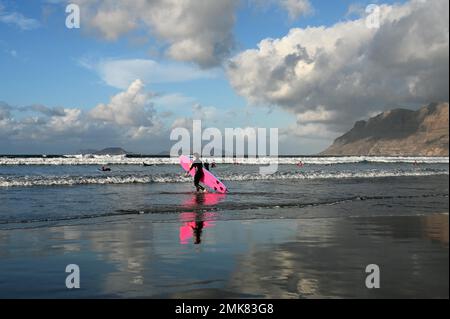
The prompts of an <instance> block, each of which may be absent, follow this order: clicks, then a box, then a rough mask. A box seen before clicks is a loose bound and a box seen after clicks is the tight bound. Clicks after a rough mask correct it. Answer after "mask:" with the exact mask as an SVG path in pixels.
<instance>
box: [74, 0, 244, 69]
mask: <svg viewBox="0 0 450 319" xmlns="http://www.w3.org/2000/svg"><path fill="white" fill-rule="evenodd" d="M70 2H73V3H77V4H79V5H80V6H81V14H82V20H83V21H85V22H86V26H87V27H88V28H90V29H91V30H94V31H96V32H97V33H98V34H99V35H100V36H101V37H103V38H105V39H107V40H115V39H117V38H119V37H120V36H122V35H124V34H127V33H129V32H131V31H134V30H138V29H139V30H142V29H144V30H146V31H147V32H148V33H149V34H150V35H152V36H154V37H155V38H157V39H158V40H160V41H162V43H164V44H165V45H166V46H167V50H166V54H167V55H168V56H169V57H171V58H173V59H175V60H178V61H184V62H186V61H187V62H194V63H196V64H198V65H200V66H201V67H204V68H206V67H211V66H216V65H219V64H220V63H221V62H222V60H223V59H224V58H225V57H227V56H228V55H229V54H230V52H231V50H232V49H233V47H234V44H235V43H234V42H235V41H234V37H233V27H234V22H235V9H236V8H237V5H238V3H239V0H214V1H211V0H135V1H122V0H102V1H100V0H70Z"/></svg>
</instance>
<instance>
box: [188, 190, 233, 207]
mask: <svg viewBox="0 0 450 319" xmlns="http://www.w3.org/2000/svg"><path fill="white" fill-rule="evenodd" d="M226 197H227V195H226V194H218V193H195V194H193V195H192V196H191V197H189V198H188V199H187V200H186V201H185V202H184V203H183V206H184V207H185V208H194V209H195V208H200V207H201V206H214V205H217V204H219V203H220V202H221V201H223V200H224V199H225V198H226Z"/></svg>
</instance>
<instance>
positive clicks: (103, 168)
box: [100, 166, 111, 172]
mask: <svg viewBox="0 0 450 319" xmlns="http://www.w3.org/2000/svg"><path fill="white" fill-rule="evenodd" d="M100 170H101V171H102V172H111V169H110V168H109V167H106V166H102V168H100Z"/></svg>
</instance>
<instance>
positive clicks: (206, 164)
mask: <svg viewBox="0 0 450 319" xmlns="http://www.w3.org/2000/svg"><path fill="white" fill-rule="evenodd" d="M203 165H204V166H205V169H206V170H207V171H209V163H205V164H203Z"/></svg>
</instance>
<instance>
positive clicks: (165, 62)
mask: <svg viewBox="0 0 450 319" xmlns="http://www.w3.org/2000/svg"><path fill="white" fill-rule="evenodd" d="M111 1H113V0H111ZM221 1H222V0H221ZM278 1H281V2H280V3H283V2H282V1H283V0H247V1H244V0H242V1H240V2H239V3H238V4H237V6H236V7H235V8H234V9H233V10H232V12H231V13H230V14H232V19H231V18H230V19H231V20H230V21H233V25H232V27H231V30H230V33H231V34H232V36H233V46H232V47H231V46H230V47H231V48H230V50H229V52H227V54H226V55H225V56H223V57H221V60H220V63H216V64H215V65H209V64H208V65H207V66H205V65H204V64H202V63H203V62H202V61H200V60H198V59H197V58H196V57H195V58H192V59H191V60H189V59H187V60H184V58H181V59H180V58H179V57H173V56H171V55H170V54H168V52H169V50H170V46H171V45H174V43H175V44H176V42H177V41H178V42H180V41H181V40H180V39H179V35H173V34H171V33H170V30H164V31H161V32H160V33H159V34H157V32H154V31H153V30H152V27H148V26H143V27H142V26H140V24H142V21H139V20H137V21H136V22H137V24H138V25H139V26H136V27H134V28H133V29H132V30H131V31H129V32H125V33H121V34H119V35H118V36H117V38H114V39H113V40H111V39H107V38H105V37H104V36H102V35H99V32H96V30H95V27H93V25H94V22H95V21H94V20H92V21H94V22H92V21H90V20H88V19H91V18H92V15H91V16H89V17H86V19H84V16H83V12H86V11H87V10H94V9H93V8H86V9H85V8H84V7H83V6H81V10H82V21H81V29H67V28H66V27H65V19H66V13H65V6H66V4H67V2H66V1H63V0H61V1H55V0H53V1H51V0H47V1H44V0H41V1H9V0H0V101H3V103H4V104H7V105H8V106H10V107H13V108H17V107H25V106H30V105H35V104H40V105H45V106H46V107H48V108H55V107H62V108H76V109H80V110H82V111H83V112H89V111H90V110H92V109H93V108H95V107H96V106H97V105H99V104H102V103H103V104H107V103H109V101H110V100H111V98H112V97H113V96H115V95H117V94H119V93H120V92H123V91H126V89H127V87H128V85H126V86H125V85H115V84H111V81H113V80H111V78H110V76H109V75H103V76H102V74H101V72H102V71H100V65H102V63H104V62H105V61H106V62H111V61H130V60H139V61H141V62H142V61H144V60H152V61H154V62H156V63H157V64H158V72H159V73H155V74H150V73H151V72H156V71H153V69H151V70H150V69H149V70H150V71H151V72H150V71H149V72H147V73H149V74H142V73H140V72H138V73H139V75H142V76H143V77H144V79H142V80H143V81H144V84H145V90H146V91H147V92H151V95H152V96H153V98H152V100H151V103H152V106H153V107H154V109H155V110H154V111H155V112H156V113H157V114H161V113H164V112H166V113H168V112H170V113H171V114H170V115H167V116H166V117H162V118H161V121H162V123H163V125H164V126H165V127H170V125H171V124H172V123H171V122H172V121H174V120H175V119H176V118H178V117H186V118H189V117H192V116H193V114H192V111H191V107H192V105H194V104H199V105H202V106H203V107H205V108H207V107H211V108H214V109H215V111H216V112H219V113H224V112H227V111H234V112H235V113H236V114H238V115H237V116H235V118H234V120H235V123H236V124H237V125H242V126H249V125H253V126H255V125H258V126H264V127H272V126H274V125H275V126H277V127H280V128H283V127H288V126H291V125H295V124H296V117H297V116H298V115H299V114H304V112H305V111H308V110H310V109H312V108H315V109H316V110H317V109H318V108H320V107H321V105H319V104H317V105H314V106H306V103H305V105H303V104H302V105H301V106H300V105H299V106H295V107H292V111H291V105H287V104H284V102H279V101H278V100H276V99H270V98H266V99H261V100H258V99H256V101H255V100H254V99H252V98H251V97H250V96H249V95H248V94H247V93H243V90H242V89H241V88H242V85H240V84H239V85H238V84H236V82H238V81H237V80H233V78H232V77H231V76H230V75H229V72H228V70H227V63H228V61H229V59H233V58H235V57H240V56H241V54H242V53H244V52H247V51H251V50H257V49H258V43H259V42H260V41H262V40H264V39H281V38H283V37H285V36H287V34H288V33H289V30H291V29H293V28H299V29H302V30H304V29H307V28H308V27H319V26H325V27H330V28H333V26H334V25H336V23H339V22H346V21H351V20H355V19H359V18H361V17H360V16H358V15H355V13H354V12H353V13H351V14H349V8H365V7H366V5H367V4H369V3H374V1H373V0H372V1H352V0H344V1H328V0H311V1H309V2H308V3H309V5H310V7H311V10H309V11H308V12H305V13H303V12H302V13H301V14H299V15H298V16H296V17H295V18H292V17H290V16H289V12H290V11H288V10H287V9H286V7H283V5H280V3H279V2H278ZM295 1H306V0H293V1H292V2H295ZM94 2H95V1H94ZM97 2H99V3H100V4H101V3H102V1H97ZM375 3H376V2H375ZM394 3H395V4H398V5H401V4H404V3H405V2H399V1H397V2H393V1H387V0H386V1H383V2H382V4H387V5H392V4H394ZM406 3H407V2H406ZM380 4H381V3H380ZM83 10H85V11H83ZM122 10H130V9H127V8H122ZM211 10H214V8H213V9H211ZM211 12H214V11H211ZM2 17H3V18H2ZM201 18H203V17H201ZM92 19H93V18H92ZM233 19H234V20H233ZM211 20H213V21H214V17H212V18H210V19H209V20H208V21H206V22H205V29H204V30H205V32H206V30H207V29H208V28H209V27H210V26H211V25H210V24H208V23H211ZM91 22H92V23H91ZM225 22H229V21H225ZM153 26H154V28H155V29H157V28H158V27H159V25H157V22H155V24H154V25H153ZM97 31H98V30H97ZM103 31H104V30H103ZM215 32H216V33H217V32H220V30H218V31H217V30H216V31H215ZM168 34H169V35H168ZM188 36H191V35H188ZM218 36H221V34H218ZM192 37H193V38H194V39H195V41H197V40H198V38H197V37H195V35H192ZM174 39H176V40H174ZM208 39H209V38H208ZM344 39H345V37H344ZM199 41H200V43H203V42H201V41H203V40H199ZM215 44H217V43H215ZM200 49H201V48H200ZM199 61H200V62H199ZM141 62H139V63H141ZM104 65H107V66H105V70H106V69H107V70H110V66H109V64H108V63H105V64H104ZM167 68H169V69H170V68H171V69H172V70H174V72H175V73H176V70H181V71H179V72H185V73H189V76H188V77H187V78H188V79H187V80H183V81H177V80H176V79H174V77H175V76H172V77H171V78H169V79H166V80H165V81H163V83H160V82H161V81H160V80H158V79H157V78H156V77H160V76H161V74H163V73H164V72H165V70H166V69H167ZM105 72H106V71H105ZM108 72H109V71H108ZM142 72H146V71H145V70H143V71H142ZM132 76H133V75H130V77H132ZM162 76H163V77H164V75H162ZM233 76H234V74H233ZM189 77H191V78H189ZM125 79H126V78H125ZM133 80H136V79H133ZM124 81H125V80H124ZM129 82H132V80H131V78H130V81H129ZM129 84H131V83H129ZM249 86H251V83H250V84H249ZM245 92H248V90H246V91H245ZM429 95H430V94H428V95H426V98H429ZM438 95H439V94H438ZM447 95H448V92H444V93H443V94H442V95H441V96H444V98H445V97H446V96H447ZM173 96H177V97H178V100H177V102H176V103H172V102H173V99H172V100H171V99H170V97H173ZM167 97H169V98H167ZM438 97H440V96H438ZM426 98H425V97H424V96H420V97H417V98H416V100H417V103H421V102H422V101H425V100H426ZM391 100H393V101H395V99H393V98H392V99H391V98H389V99H384V100H383V99H380V101H379V108H376V107H375V108H374V109H372V110H371V111H375V112H376V111H379V110H380V111H381V110H382V109H383V107H385V105H386V104H387V103H388V102H391ZM416 100H414V101H416ZM283 101H284V100H283ZM387 101H388V102H387ZM414 101H410V100H408V97H405V98H404V99H401V98H399V99H398V102H399V104H401V103H406V102H414ZM170 103H172V104H170ZM374 104H375V103H374ZM413 104H414V103H413ZM325 108H326V109H327V112H329V113H331V112H334V110H331V109H332V107H331V106H330V107H328V106H327V105H325ZM246 112H247V113H246ZM302 112H303V113H302ZM0 114H1V113H0ZM243 114H247V116H244V115H243ZM365 114H366V113H361V114H358V115H355V118H352V119H351V121H352V122H353V121H354V120H357V119H359V116H363V115H365ZM29 115H30V113H29V112H16V113H15V117H16V118H21V117H26V116H29ZM36 116H40V115H39V114H37V115H36ZM212 123H216V124H217V125H218V126H221V125H231V124H233V123H232V121H231V122H228V123H226V124H225V123H221V119H220V116H219V118H216V119H215V121H214V122H212ZM346 125H348V124H347V123H346ZM339 129H340V130H341V131H344V130H343V129H342V128H339ZM339 129H336V130H334V131H333V130H332V131H331V132H332V133H330V134H328V135H327V136H326V137H321V138H320V139H318V138H315V137H314V136H308V137H307V138H306V141H305V143H304V145H305V147H304V148H302V147H301V146H302V144H301V143H300V144H299V145H295V143H296V142H295V141H296V140H297V138H295V137H291V138H289V140H290V142H289V143H287V144H286V148H287V149H291V148H292V145H295V147H296V151H295V152H299V153H314V152H317V151H320V149H321V148H323V147H325V146H326V145H328V144H329V143H330V142H331V141H332V139H333V138H335V137H337V136H339V133H340V131H339ZM1 132H2V131H1V130H0V134H1ZM110 142H113V141H101V140H98V143H97V144H98V145H92V146H97V147H101V146H105V147H106V146H109V145H105V144H107V143H110ZM118 142H119V141H118ZM122 142H123V141H122ZM19 144H20V143H19ZM94 144H95V143H94ZM10 145H11V144H10ZM21 145H22V146H20V148H19V147H17V148H14V149H11V150H10V151H20V152H26V150H25V148H26V143H22V144H21ZM45 145H46V149H47V150H50V151H51V150H54V152H60V151H70V148H71V147H72V148H74V149H76V148H77V147H78V145H73V146H70V147H69V146H67V145H65V146H64V147H60V145H59V144H58V143H57V142H56V140H55V143H54V144H52V139H51V138H49V139H48V140H46V141H45ZM0 146H1V145H0ZM136 148H140V151H142V152H145V151H146V149H145V147H140V146H136ZM162 148H163V147H162ZM0 153H3V152H2V151H0Z"/></svg>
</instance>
